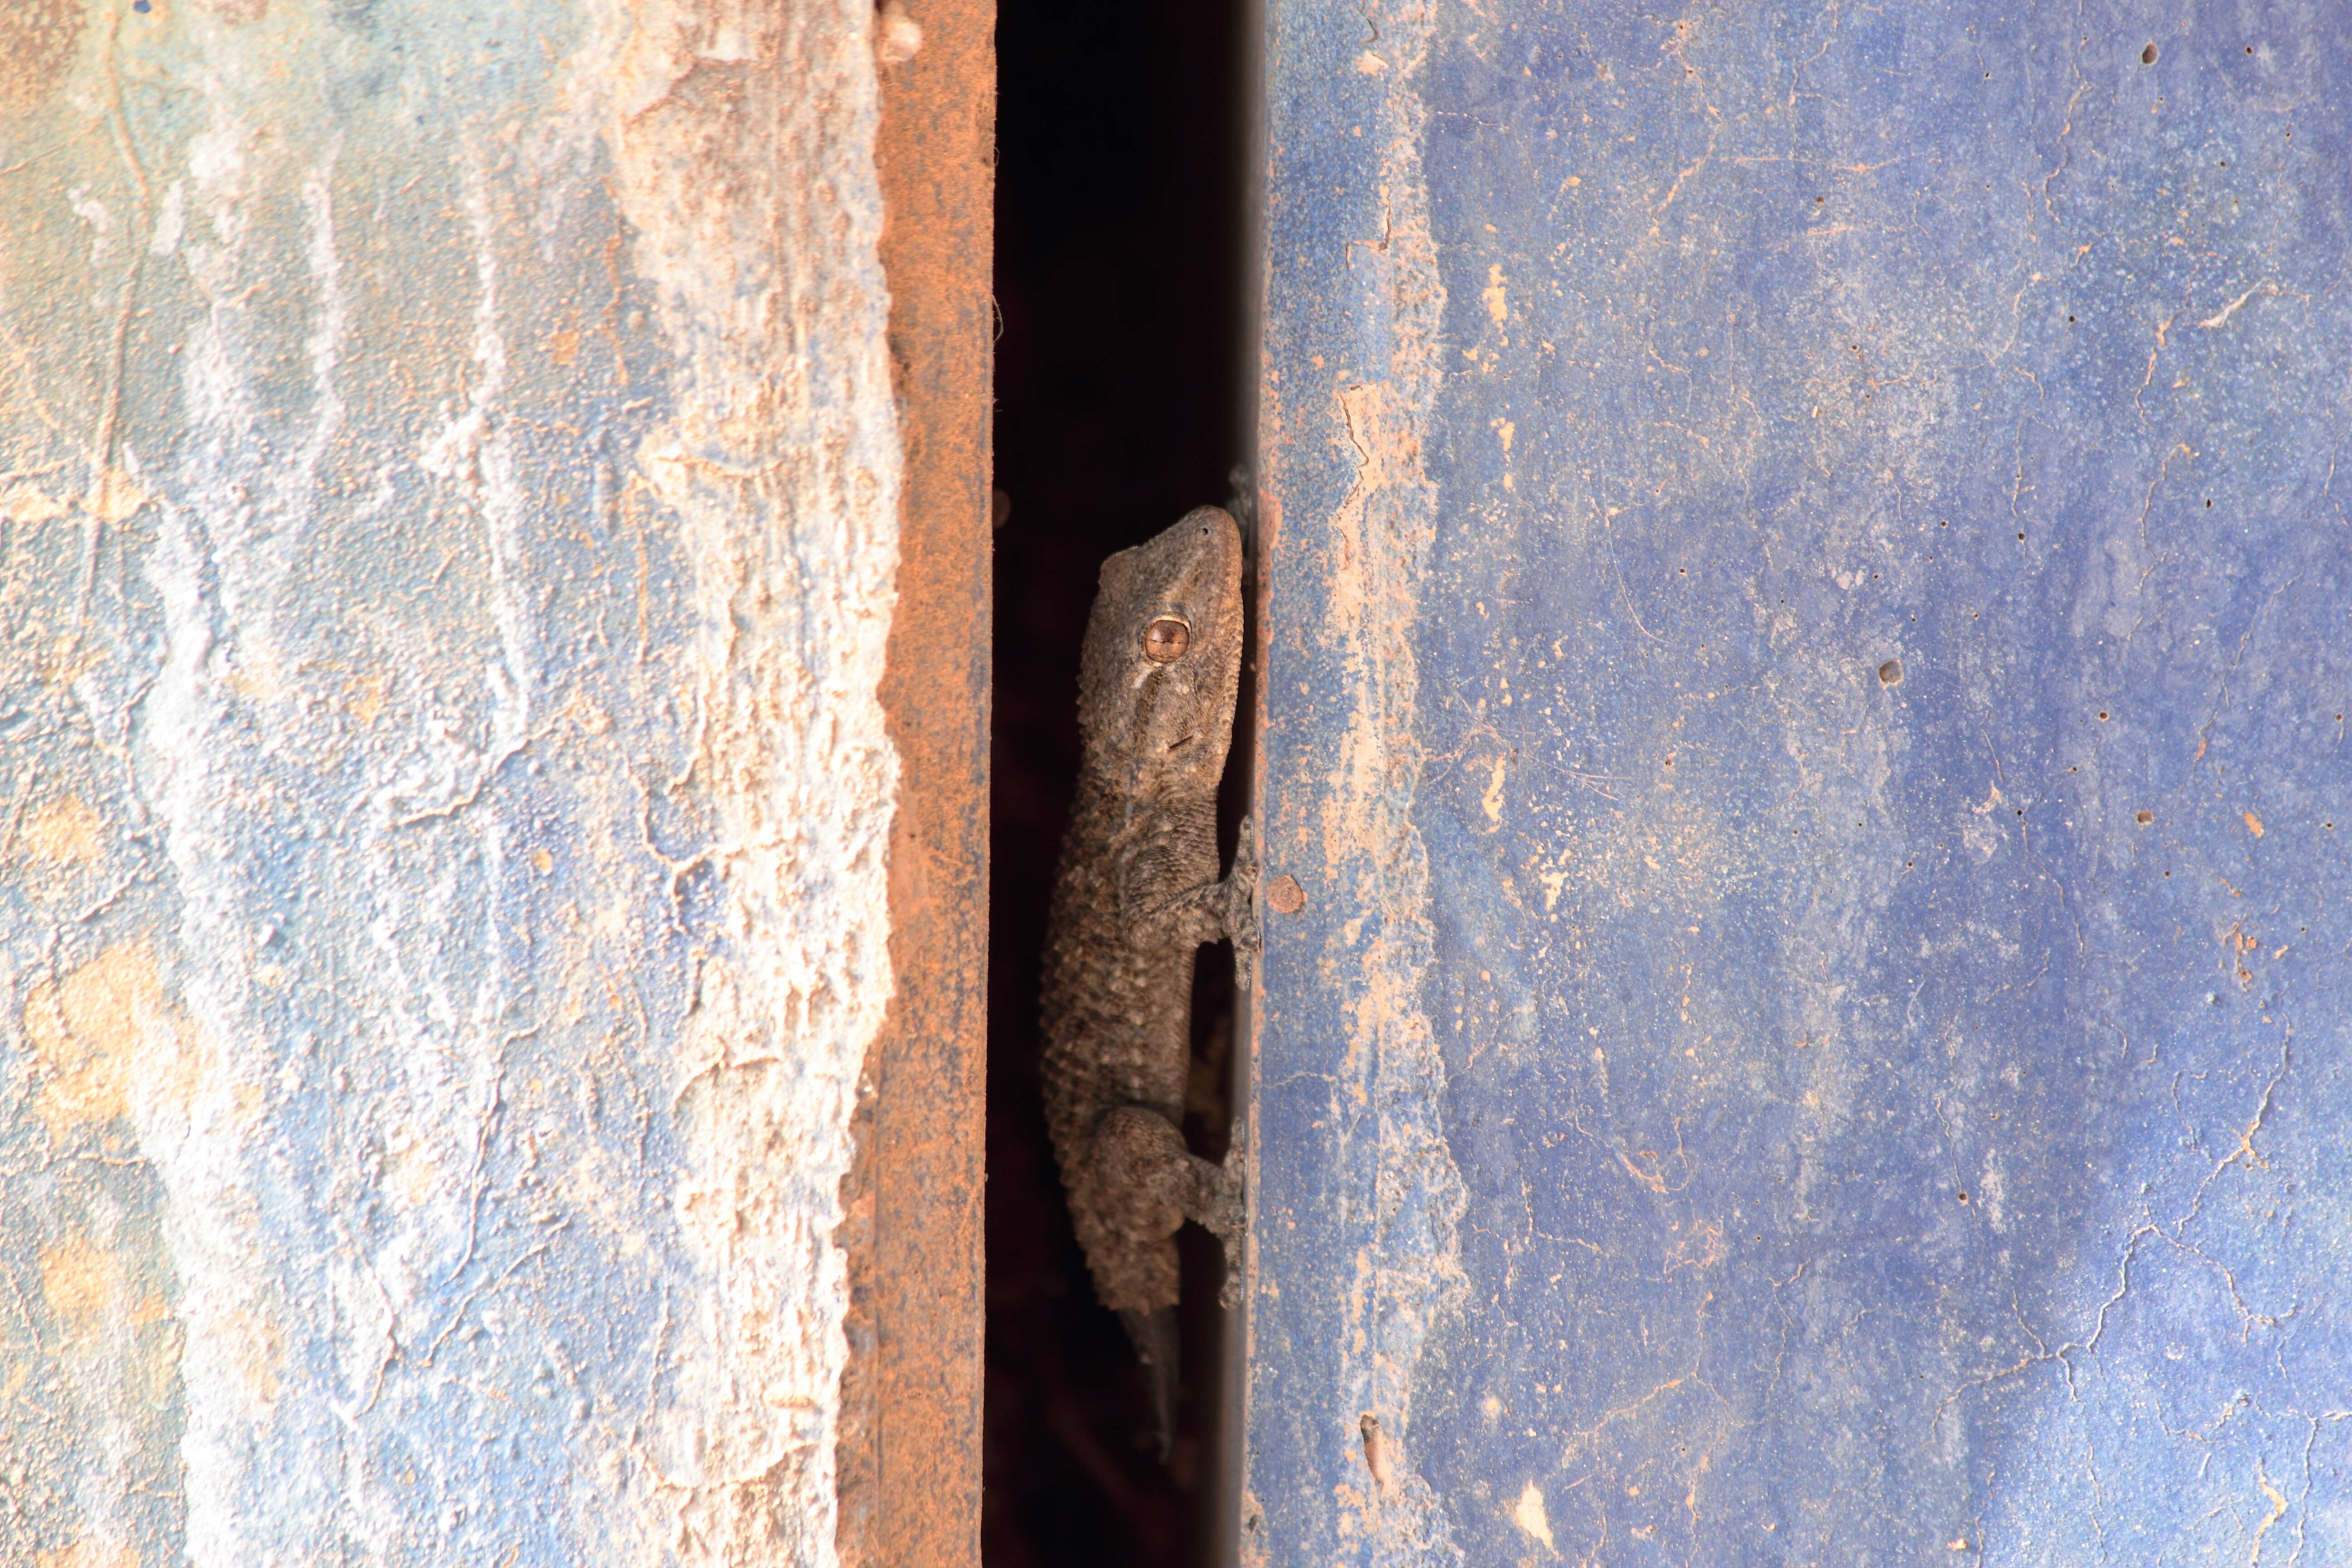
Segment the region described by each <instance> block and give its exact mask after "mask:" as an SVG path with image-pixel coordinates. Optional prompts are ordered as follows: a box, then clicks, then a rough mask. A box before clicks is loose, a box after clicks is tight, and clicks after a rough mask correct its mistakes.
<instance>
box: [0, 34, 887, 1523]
mask: <svg viewBox="0 0 2352 1568" xmlns="http://www.w3.org/2000/svg"><path fill="white" fill-rule="evenodd" d="M873 26H874V17H873V7H872V6H871V5H867V4H866V3H865V0H845V3H842V4H815V5H790V6H763V5H749V6H747V5H721V4H703V3H701V0H589V3H585V4H557V3H546V4H541V3H537V0H500V3H497V4H489V5H465V6H458V5H441V4H434V3H430V0H333V3H331V4H330V3H327V0H319V3H317V4H297V3H293V0H153V3H152V5H151V4H149V0H137V3H136V4H132V3H131V0H121V3H119V4H114V3H110V4H107V5H97V4H91V5H88V6H87V7H85V6H84V5H81V4H80V3H79V0H36V3H33V4H26V5H13V4H12V5H9V6H7V7H6V8H5V11H0V62H5V63H0V737H5V739H0V1063H4V1064H5V1078H0V1286H5V1289H0V1558H5V1560H6V1561H7V1562H9V1563H26V1564H34V1563H38V1564H42V1565H44V1568H119V1565H122V1564H133V1563H135V1564H141V1565H142V1568H162V1565H164V1564H169V1563H198V1564H205V1565H215V1564H216V1565H220V1568H231V1565H234V1568H257V1565H260V1564H265V1563H282V1564H290V1563H383V1564H404V1563H415V1564H425V1563H435V1564H439V1563H479V1564H486V1565H487V1564H492V1563H496V1564H515V1565H532V1564H539V1565H546V1568H555V1565H558V1564H562V1565H567V1568H568V1565H570V1564H575V1563H718V1562H727V1563H750V1562H761V1563H829V1562H831V1561H832V1560H833V1552H834V1545H833V1539H834V1535H833V1521H834V1506H835V1505H834V1491H833V1465H834V1458H833V1436H834V1432H835V1415H836V1405H837V1394H836V1390H837V1385H838V1381H839V1375H840V1371H841V1363H842V1359H843V1356H844V1355H845V1341H844V1339H843V1335H842V1329H841V1322H842V1313H843V1310H844V1306H845V1286H844V1280H843V1267H842V1261H841V1258H840V1254H839V1251H838V1248H837V1247H835V1242H834V1239H833V1232H834V1228H835V1225H836V1224H837V1222H838V1219H839V1214H838V1199H837V1193H838V1187H839V1181H840V1177H841V1174H842V1172H843V1170H844V1169H845V1165H846V1163H847V1158H848V1153H849V1142H848V1131H847V1128H848V1120H849V1114H850V1110H851V1105H852V1100H853V1093H854V1089H855V1075H856V1070H857V1068H858V1064H859V1062H860V1059H861V1057H862V1055H863V1052H864V1050H865V1048H866V1042H867V1040H868V1039H869V1038H870V1037H872V1035H873V1032H874V1029H875V1026H876V1025H877V1021H878V1019H879V1017H880V1015H881V1010H882V1007H883V1005H884V1002H885V1000H886V999H887V996H888V994H889V989H890V976H889V973H888V963H887V955H886V951H885V946H884V942H885V939H886V937H887V931H886V930H885V923H886V921H885V914H884V902H883V900H884V891H883V869H884V868H883V853H882V847H883V844H884V841H885V837H886V835H887V830H888V826H889V813H890V810H891V802H892V798H893V794H894V790H895V787H896V784H895V766H896V765H895V763H894V762H893V759H892V757H891V754H890V750H889V747H888V745H887V741H886V739H885V736H884V732H883V728H882V721H881V714H880V710H879V709H878V708H877V703H876V700H875V688H876V682H877V679H878V677H879V675H880V673H881V661H882V648H883V639H884V637H885V634H886V633H887V628H888V622H889V614H890V594H891V582H892V571H893V566H894V563H895V558H896V548H897V545H896V531H895V530H896V521H895V518H896V510H895V509H896V505H897V495H898V437H897V432H896V427H895V416H894V414H893V411H892V406H891V401H890V390H889V379H888V361H887V353H886V350H885V345H884V331H883V327H884V320H885V310H886V301H885V299H884V291H883V288H882V283H881V277H880V273H879V270H878V268H877V265H876V262H875V258H874V244H875V237H876V235H877V229H878V227H879V221H880V213H879V203H878V198H877V193H876V185H875V175H874V169H873V161H872V146H873V126H874V102H875V86H874V63H873V56H872V52H871V51H872V41H871V37H870V34H871V30H872V27H873Z"/></svg>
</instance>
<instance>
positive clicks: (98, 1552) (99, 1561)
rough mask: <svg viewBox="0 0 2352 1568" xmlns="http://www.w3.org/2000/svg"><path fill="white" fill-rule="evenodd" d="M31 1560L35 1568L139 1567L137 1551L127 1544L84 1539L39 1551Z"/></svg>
mask: <svg viewBox="0 0 2352 1568" xmlns="http://www.w3.org/2000/svg"><path fill="white" fill-rule="evenodd" d="M33 1562H34V1563H35V1564H36V1565H37V1568H139V1552H138V1551H137V1549H136V1548H134V1547H131V1546H128V1545H121V1544H116V1543H104V1542H97V1541H90V1540H84V1541H77V1542H74V1543H73V1544H72V1545H71V1546H68V1547H66V1548H64V1549H62V1550H61V1551H57V1552H41V1553H39V1554H38V1555H37V1556H36V1557H35V1558H34V1559H33Z"/></svg>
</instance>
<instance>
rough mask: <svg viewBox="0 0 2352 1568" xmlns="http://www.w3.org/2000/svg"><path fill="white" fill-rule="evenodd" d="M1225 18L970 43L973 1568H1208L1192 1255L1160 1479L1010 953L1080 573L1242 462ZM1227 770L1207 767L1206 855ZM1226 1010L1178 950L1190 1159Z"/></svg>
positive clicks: (1075, 628) (1029, 881)
mask: <svg viewBox="0 0 2352 1568" xmlns="http://www.w3.org/2000/svg"><path fill="white" fill-rule="evenodd" d="M1255 15H1256V12H1255V5H1254V4H1252V0H1132V3H1129V4H1125V5H1100V4H1087V5H1080V4H1076V3H1073V0H1004V4H1003V7H1002V9H1001V11H1000V13H999V16H998V21H997V58H998V70H999V97H998V100H997V102H998V120H997V171H996V175H997V185H996V191H997V197H996V258H995V264H996V298H997V302H998V305H999V307H1000V309H1001V310H1002V311H1003V337H1002V338H1001V340H1000V341H999V342H998V343H997V360H996V428H995V461H996V479H995V482H996V487H997V489H999V490H1000V491H1001V492H1002V499H1001V500H1000V502H999V510H1000V516H1001V518H1002V521H1001V524H1000V526H999V528H998V531H997V533H996V628H995V681H994V726H995V730H994V742H993V748H992V760H991V765H992V794H991V809H992V830H991V856H992V870H991V878H992V887H991V894H990V905H989V921H990V931H989V1064H988V1097H989V1099H988V1217H987V1236H988V1351H987V1354H988V1364H987V1401H988V1405H987V1420H986V1447H985V1452H984V1456H983V1475H984V1479H985V1500H984V1505H983V1506H984V1511H983V1515H982V1558H983V1561H984V1562H986V1563H988V1564H989V1568H1060V1565H1062V1564H1070V1565H1073V1568H1076V1565H1084V1568H1096V1565H1097V1564H1100V1563H1132V1564H1136V1565H1138V1568H1198V1565H1205V1564H1209V1563H1214V1562H1216V1561H1217V1552H1216V1547H1217V1545H1218V1537H1219V1534H1220V1531H1218V1529H1217V1528H1216V1527H1215V1526H1214V1525H1213V1519H1212V1516H1213V1514H1214V1513H1215V1512H1216V1511H1217V1508H1218V1500H1219V1497H1220V1488H1219V1485H1218V1477H1219V1475H1220V1473H1221V1472H1220V1464H1221V1459H1222V1456H1221V1455H1220V1453H1219V1452H1218V1444H1217V1443H1216V1441H1215V1434H1216V1431H1217V1427H1218V1423H1219V1421H1220V1419H1221V1406H1222V1403H1223V1401H1222V1388H1223V1376H1222V1371H1221V1364H1222V1362H1223V1345H1222V1332H1223V1324H1222V1322H1221V1314H1219V1313H1218V1312H1217V1310H1216V1295H1217V1289H1218V1285H1219V1283H1220V1279H1221V1275H1222V1259H1221V1258H1220V1257H1219V1249H1218V1247H1217V1246H1216V1244H1215V1243H1214V1242H1213V1240H1212V1239H1211V1238H1210V1237H1206V1236H1204V1235H1202V1234H1201V1233H1200V1232H1199V1231H1198V1230H1197V1229H1196V1228H1195V1227H1192V1226H1187V1227H1186V1228H1185V1233H1184V1236H1183V1237H1181V1242H1180V1246H1181V1249H1182V1256H1183V1268H1184V1308H1183V1357H1184V1373H1185V1377H1184V1384H1185V1386H1184V1391H1183V1397H1182V1403H1181V1409H1180V1411H1179V1415H1178V1422H1177V1439H1176V1446H1175V1451H1174V1453H1173V1454H1172V1455H1171V1458H1170V1462H1169V1463H1168V1464H1167V1465H1165V1466H1162V1465H1161V1464H1160V1463H1159V1462H1158V1461H1157V1460H1156V1459H1155V1458H1154V1457H1153V1455H1152V1452H1151V1449H1150V1443H1149V1438H1148V1436H1147V1433H1148V1426H1149V1421H1148V1416H1147V1413H1146V1407H1145V1404H1144V1390H1143V1384H1142V1381H1141V1379H1140V1376H1139V1373H1138V1371H1137V1368H1136V1367H1135V1365H1134V1362H1133V1357H1132V1354H1131V1352H1129V1348H1128V1342H1127V1338H1126V1335H1125V1334H1124V1333H1123V1332H1122V1331H1121V1330H1120V1328H1119V1325H1118V1321H1117V1320H1116V1319H1114V1318H1113V1317H1112V1316H1111V1315H1110V1313H1108V1311H1105V1310H1103V1309H1102V1308H1101V1307H1100V1306H1098V1305H1097V1303H1096V1301H1095V1299H1094V1289H1093V1286H1092V1284H1091V1283H1090V1281H1089V1280H1088V1279H1087V1271H1086V1265H1085V1262H1084V1259H1083V1258H1081V1257H1080V1255H1079V1252H1078V1249H1077V1245H1076V1241H1075V1240H1074V1239H1073V1238H1072V1237H1071V1234H1070V1226H1069V1220H1068V1217H1067V1215H1066V1212H1065V1211H1064V1208H1063V1205H1062V1192H1061V1184H1060V1179H1059V1175H1058V1173H1057V1172H1056V1170H1055V1164H1054V1157H1053V1151H1052V1149H1051V1147H1050V1146H1049V1144H1048V1143H1047V1142H1046V1138H1045V1117H1044V1113H1043V1111H1042V1110H1041V1108H1040V1105H1039V1101H1038V1078H1037V1049H1038V1039H1037V954H1038V949H1039V946H1040V944H1041V943H1042V942H1043V941H1044V936H1045V909H1046V902H1047V899H1048V896H1049V893H1050V890H1051V886H1052V879H1053V871H1054V863H1055V857H1056V855H1057V853H1058V851H1059V847H1060V842H1061V833H1062V823H1063V814H1064V812H1065V810H1066V807H1067V805H1068V802H1069V796H1070V790H1071V784H1072V781H1073V778H1074V776H1075V774H1076V768H1077V757H1078V738H1077V725H1076V708H1075V703H1076V689H1077V658H1078V644H1079V639H1080V637H1081V634H1082V633H1083V631H1084V629H1085V626H1086V617H1087V609H1088V607H1089V606H1090V605H1092V603H1093V600H1094V591H1095V578H1096V571H1097V568H1098V567H1099V566H1100V564H1101V563H1102V559H1103V557H1104V556H1106V555H1108V554H1109V553H1110V552H1113V551H1115V550H1120V549H1124V548H1126V547H1127V546H1128V545H1130V544H1134V543H1137V542H1140V541H1142V540H1144V539H1147V538H1149V537H1150V536H1151V535H1152V534H1154V533H1156V532H1158V531H1160V530H1161V529H1162V528H1165V527H1166V526H1168V524H1170V523H1171V522H1173V521H1176V519H1177V518H1178V517H1179V516H1181V514H1182V513H1183V512H1184V511H1185V510H1187V509H1189V508H1191V507H1193V506H1197V505H1201V504H1202V503H1204V502H1216V503H1221V504H1223V503H1227V502H1228V499H1229V497H1230V496H1231V495H1232V493H1233V480H1232V478H1231V476H1232V474H1233V471H1234V468H1236V467H1237V466H1238V465H1240V464H1242V463H1244V462H1245V461H1246V460H1247V458H1248V452H1247V449H1246V441H1247V431H1248V428H1249V416H1250V412H1251V408H1250V402H1249V387H1250V384H1251V378H1250V367H1251V364H1252V363H1253V361H1254V346H1255V336H1254V334H1253V333H1252V332H1250V331H1248V326H1247V322H1246V321H1245V316H1246V312H1247V310H1248V309H1249V298H1250V296H1249V291H1248V288H1247V279H1248V278H1249V276H1250V275H1251V273H1250V268H1249V266H1248V264H1247V263H1246V262H1245V247H1247V245H1248V243H1249V236H1250V232H1251V231H1250V229H1249V226H1248V224H1247V220H1246V213H1247V202H1248V193H1249V192H1250V190H1251V188H1252V186H1251V181H1250V178H1249V170H1248V169H1247V167H1246V159H1247V157H1248V147H1249V142H1248V128H1249V125H1250V123H1251V121H1250V118H1249V115H1250V110H1251V108H1252V106H1253V103H1254V97H1255V90H1254V89H1255V83H1254V80H1251V79H1247V74H1246V73H1247V72H1248V70H1249V69H1250V68H1249V66H1248V64H1247V62H1248V61H1250V60H1251V59H1252V58H1254V52H1253V50H1252V48H1251V43H1252V40H1251V38H1250V37H1249V30H1250V29H1251V28H1252V27H1254V26H1255ZM1244 522H1245V524H1246V520H1244ZM1245 679H1246V678H1245ZM1248 704H1249V698H1248V695H1247V693H1246V692H1245V693H1244V711H1247V709H1248ZM1247 765H1248V759H1247V753H1246V751H1245V749H1244V747H1242V746H1239V745H1236V747H1235V752H1234V763H1233V764H1232V765H1231V766H1230V767H1229V768H1228V770H1227V788H1226V790H1225V791H1224V795H1225V801H1226V805H1225V809H1224V811H1223V814H1222V816H1223V820H1222V822H1221V828H1222V833H1221V836H1220V837H1221V838H1222V839H1223V848H1224V851H1225V853H1226V854H1227V856H1228V857H1230V855H1231V853H1232V848H1233V843H1234V819H1235V818H1236V816H1237V815H1238V810H1239V805H1240V802H1241V801H1242V799H1243V798H1244V791H1243V790H1242V788H1241V779H1242V775H1243V773H1244V770H1245V768H1246V767H1247ZM1233 1036H1234V997H1233V986H1232V966H1231V962H1230V956H1229V954H1228V953H1227V952H1226V951H1225V950H1224V949H1223V948H1211V949H1204V950H1203V951H1202V954H1201V962H1200V964H1199V967H1198V970H1197V972H1196V980H1195V984H1194V1018H1193V1037H1194V1042H1195V1044H1194V1052H1195V1059H1194V1062H1193V1065H1192V1089H1191V1090H1190V1091H1189V1092H1188V1094H1187V1097H1186V1100H1187V1104H1186V1117H1185V1122H1186V1125H1185V1132H1186V1135H1187V1137H1188V1138H1189V1139H1190V1140H1191V1141H1192V1147H1193V1150H1194V1152H1197V1153H1200V1154H1202V1155H1205V1156H1209V1157H1212V1158H1214V1157H1217V1156H1220V1155H1222V1154H1223V1152H1224V1148H1225V1133H1226V1130H1227V1127H1228V1125H1229V1121H1230V1108H1231V1101H1232V1095H1231V1092H1230V1087H1229V1086H1230V1083H1231V1079H1232V1067H1231V1061H1232V1040H1233Z"/></svg>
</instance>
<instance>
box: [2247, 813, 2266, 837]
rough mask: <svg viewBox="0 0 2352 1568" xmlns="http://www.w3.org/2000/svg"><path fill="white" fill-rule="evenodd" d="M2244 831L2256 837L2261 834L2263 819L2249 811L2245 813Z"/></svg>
mask: <svg viewBox="0 0 2352 1568" xmlns="http://www.w3.org/2000/svg"><path fill="white" fill-rule="evenodd" d="M2246 831H2247V832H2249V833H2251V834H2252V835H2253V836H2254V837H2257V838H2260V837H2262V836H2263V819H2262V818H2261V817H2259V816H2255V815H2254V814H2253V813H2252V812H2251V811H2250V812H2248V813H2246Z"/></svg>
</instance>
